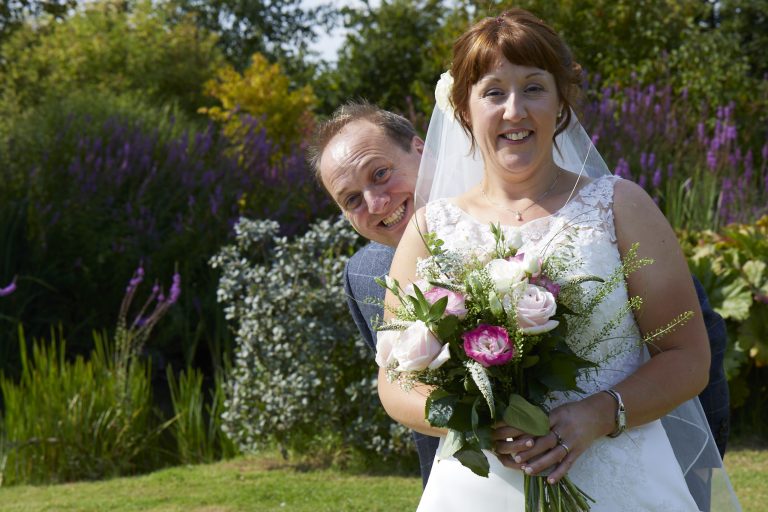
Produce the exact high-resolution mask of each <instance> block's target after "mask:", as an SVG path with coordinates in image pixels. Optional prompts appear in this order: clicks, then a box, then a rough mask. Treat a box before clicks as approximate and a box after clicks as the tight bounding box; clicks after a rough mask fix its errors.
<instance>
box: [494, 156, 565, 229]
mask: <svg viewBox="0 0 768 512" xmlns="http://www.w3.org/2000/svg"><path fill="white" fill-rule="evenodd" d="M562 173H563V171H562V169H561V170H559V171H557V174H556V175H555V179H554V180H552V184H551V185H550V186H549V188H548V189H547V190H545V191H544V193H543V194H541V195H540V196H539V197H537V198H536V199H534V200H533V202H532V203H531V204H529V205H528V206H526V207H525V208H523V209H522V210H513V209H512V208H507V207H506V206H504V205H501V204H498V203H494V202H493V201H491V198H490V197H488V196H487V195H486V194H485V183H483V185H482V186H481V187H480V193H482V194H483V197H484V198H485V200H486V201H488V203H490V205H491V206H495V207H496V208H500V209H502V210H506V211H508V212H510V213H514V214H515V216H516V218H517V221H518V222H522V220H523V214H524V213H525V212H527V211H528V209H529V208H530V207H531V206H533V205H535V204H538V203H539V201H541V200H542V199H544V198H545V197H547V195H549V193H550V192H552V190H553V189H554V188H555V185H557V180H559V179H560V175H561V174H562Z"/></svg>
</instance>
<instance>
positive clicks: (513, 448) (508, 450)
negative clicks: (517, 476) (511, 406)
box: [491, 422, 534, 469]
mask: <svg viewBox="0 0 768 512" xmlns="http://www.w3.org/2000/svg"><path fill="white" fill-rule="evenodd" d="M491 440H492V441H493V442H494V443H493V450H494V451H495V452H496V457H497V458H498V459H499V461H500V462H501V463H502V464H503V465H504V466H506V467H508V468H514V469H520V464H518V463H517V462H515V459H514V458H515V456H516V455H517V454H518V453H519V452H522V451H525V450H528V449H530V448H531V447H533V443H534V437H533V436H531V435H529V434H526V433H525V432H523V431H522V430H518V429H516V428H513V427H510V426H509V425H507V424H506V423H504V422H499V423H496V424H495V425H494V426H493V429H492V430H491Z"/></svg>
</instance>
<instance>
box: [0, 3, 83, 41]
mask: <svg viewBox="0 0 768 512" xmlns="http://www.w3.org/2000/svg"><path fill="white" fill-rule="evenodd" d="M76 5H77V0H47V1H46V0H43V1H35V0H3V1H2V2H0V42H2V41H4V40H5V39H6V38H7V37H8V36H10V35H11V34H12V33H13V31H14V30H16V29H17V28H18V27H20V26H21V25H22V24H23V23H24V20H26V19H29V18H37V17H39V16H41V15H44V14H47V15H50V16H53V17H54V18H57V19H62V18H64V17H66V15H67V12H68V11H70V10H71V9H74V8H75V6H76Z"/></svg>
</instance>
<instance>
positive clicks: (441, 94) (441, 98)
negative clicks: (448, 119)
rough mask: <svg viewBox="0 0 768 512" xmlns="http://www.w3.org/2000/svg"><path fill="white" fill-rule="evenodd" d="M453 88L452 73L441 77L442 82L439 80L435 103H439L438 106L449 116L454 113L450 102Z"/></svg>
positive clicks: (446, 73)
mask: <svg viewBox="0 0 768 512" xmlns="http://www.w3.org/2000/svg"><path fill="white" fill-rule="evenodd" d="M452 88H453V76H451V72H450V71H446V72H445V73H443V74H442V75H440V80H438V82H437V85H436V86H435V102H437V106H438V107H439V108H440V110H442V111H443V112H445V113H447V114H449V113H451V112H453V107H451V100H450V97H451V89H452Z"/></svg>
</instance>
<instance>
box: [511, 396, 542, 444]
mask: <svg viewBox="0 0 768 512" xmlns="http://www.w3.org/2000/svg"><path fill="white" fill-rule="evenodd" d="M503 418H504V421H505V422H506V423H507V425H509V426H511V427H515V428H516V429H519V430H522V431H523V432H527V433H529V434H531V435H534V436H543V435H545V434H547V433H548V432H549V417H548V416H547V415H546V413H545V412H544V411H542V410H541V408H540V407H537V406H535V405H533V404H532V403H530V402H529V401H528V400H526V399H525V398H523V397H522V396H520V395H517V394H513V395H511V396H510V397H509V405H507V408H506V409H505V410H504V416H503Z"/></svg>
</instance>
